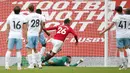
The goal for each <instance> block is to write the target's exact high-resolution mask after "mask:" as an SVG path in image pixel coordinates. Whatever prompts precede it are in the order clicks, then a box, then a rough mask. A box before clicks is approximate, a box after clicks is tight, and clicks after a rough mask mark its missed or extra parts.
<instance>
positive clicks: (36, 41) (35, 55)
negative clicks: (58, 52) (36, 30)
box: [34, 36, 42, 68]
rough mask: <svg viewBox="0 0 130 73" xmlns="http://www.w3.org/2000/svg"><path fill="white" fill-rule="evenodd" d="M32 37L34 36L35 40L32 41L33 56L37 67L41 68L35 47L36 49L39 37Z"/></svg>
mask: <svg viewBox="0 0 130 73" xmlns="http://www.w3.org/2000/svg"><path fill="white" fill-rule="evenodd" d="M34 38H35V41H34V57H35V60H36V62H37V63H38V67H39V68H42V66H41V56H40V54H39V52H37V49H36V48H37V45H38V40H39V39H38V37H37V36H35V37H34Z"/></svg>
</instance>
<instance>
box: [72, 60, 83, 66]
mask: <svg viewBox="0 0 130 73" xmlns="http://www.w3.org/2000/svg"><path fill="white" fill-rule="evenodd" d="M82 62H83V59H80V60H79V61H78V62H77V63H74V64H70V66H73V67H75V66H78V65H79V64H80V63H82Z"/></svg>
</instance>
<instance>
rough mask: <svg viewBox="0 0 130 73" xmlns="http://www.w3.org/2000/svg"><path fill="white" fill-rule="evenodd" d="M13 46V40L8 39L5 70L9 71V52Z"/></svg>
mask: <svg viewBox="0 0 130 73" xmlns="http://www.w3.org/2000/svg"><path fill="white" fill-rule="evenodd" d="M14 45H15V39H13V38H10V39H8V50H7V52H6V54H5V69H10V68H9V62H10V56H11V51H12V49H13V48H14Z"/></svg>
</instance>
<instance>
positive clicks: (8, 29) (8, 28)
mask: <svg viewBox="0 0 130 73" xmlns="http://www.w3.org/2000/svg"><path fill="white" fill-rule="evenodd" d="M9 31H10V25H9V24H8V23H7V42H8V36H9Z"/></svg>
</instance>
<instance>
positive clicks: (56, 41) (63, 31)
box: [42, 18, 78, 63]
mask: <svg viewBox="0 0 130 73" xmlns="http://www.w3.org/2000/svg"><path fill="white" fill-rule="evenodd" d="M70 24H71V20H70V19H69V18H67V19H65V20H64V25H58V26H55V27H50V28H44V29H43V30H56V34H55V35H54V38H53V39H52V41H51V42H52V44H53V49H52V50H51V53H50V54H47V55H46V57H45V59H44V60H43V61H42V63H44V62H45V61H48V60H49V59H50V58H51V57H53V56H54V55H55V54H56V53H58V52H59V51H60V50H61V47H62V45H63V42H64V40H65V38H66V37H67V35H68V34H69V33H72V34H73V35H74V38H75V40H76V44H77V43H78V38H77V35H76V33H75V32H74V30H73V29H72V28H71V27H70Z"/></svg>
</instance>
